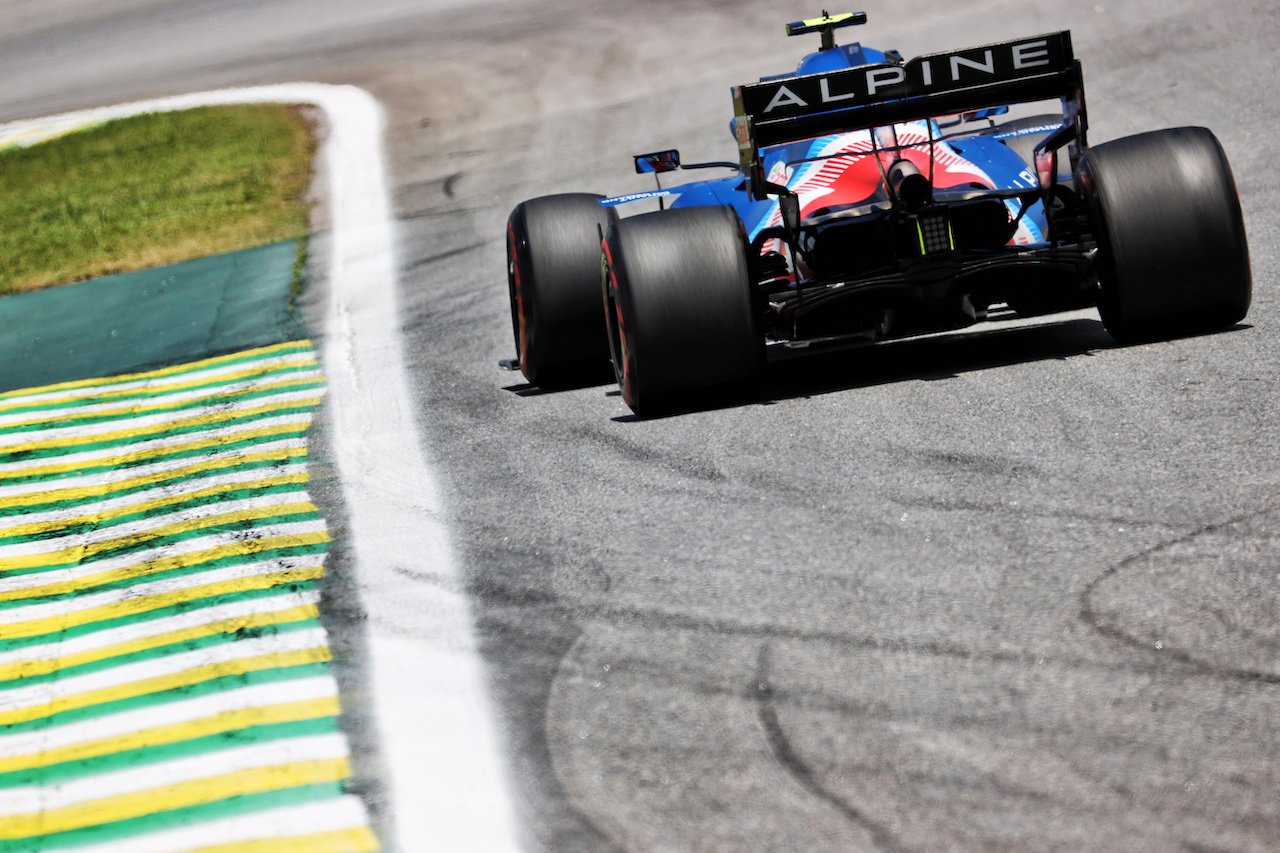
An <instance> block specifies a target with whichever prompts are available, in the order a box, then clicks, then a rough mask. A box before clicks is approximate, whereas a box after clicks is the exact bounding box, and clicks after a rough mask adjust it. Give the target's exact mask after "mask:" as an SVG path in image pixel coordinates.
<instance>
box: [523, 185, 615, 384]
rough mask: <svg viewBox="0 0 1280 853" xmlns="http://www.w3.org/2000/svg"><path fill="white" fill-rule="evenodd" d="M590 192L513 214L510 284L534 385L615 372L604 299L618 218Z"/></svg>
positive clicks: (536, 202)
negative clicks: (609, 238) (604, 246)
mask: <svg viewBox="0 0 1280 853" xmlns="http://www.w3.org/2000/svg"><path fill="white" fill-rule="evenodd" d="M601 198H603V196H597V195H588V194H586V193H568V194H565V195H553V196H543V197H542V198H535V199H530V200H529V201H526V202H523V203H521V204H519V205H517V206H516V209H515V210H513V211H512V212H511V216H510V218H509V219H508V220H507V289H508V294H509V297H510V301H511V325H512V330H513V331H514V333H515V339H516V351H517V352H518V353H519V355H520V370H521V372H523V373H524V376H525V378H526V379H527V380H529V382H530V383H531V384H533V385H538V386H540V387H543V388H559V387H568V386H572V385H575V384H583V383H586V382H590V381H593V380H596V379H599V378H602V377H604V376H608V364H609V361H608V360H609V343H608V339H607V338H606V337H605V328H604V311H603V309H602V308H601V305H600V235H601V234H602V233H603V232H604V231H605V230H607V229H608V228H609V226H610V224H612V223H613V222H614V221H615V220H616V219H617V213H616V212H615V211H614V210H613V209H612V208H604V207H601V206H600V199H601Z"/></svg>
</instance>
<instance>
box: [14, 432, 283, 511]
mask: <svg viewBox="0 0 1280 853" xmlns="http://www.w3.org/2000/svg"><path fill="white" fill-rule="evenodd" d="M306 455H307V449H306V448H305V447H303V446H301V445H299V446H297V447H277V448H275V449H273V450H264V451H262V452H260V453H245V454H242V455H237V456H226V457H223V458H221V459H210V460H208V461H207V462H198V463H196V464H195V465H184V466H183V467H181V468H173V469H170V470H168V471H160V472H157V473H154V474H147V475H146V476H143V477H130V478H129V479H127V480H116V481H114V482H109V483H102V484H100V485H97V486H93V487H91V488H81V489H55V490H54V491H51V492H32V493H30V494H25V495H13V496H11V497H7V498H4V499H3V500H4V503H5V505H6V506H11V507H13V506H35V505H37V504H54V503H62V502H63V501H78V500H84V499H86V498H94V497H100V498H102V499H104V500H107V499H109V498H110V495H111V493H112V492H123V491H126V490H128V489H133V488H140V487H145V486H149V485H154V484H156V483H163V482H166V481H168V480H177V479H181V478H183V477H189V476H191V475H193V474H199V473H201V472H204V471H217V470H218V469H220V468H238V467H240V466H241V465H249V464H252V463H254V462H272V461H277V460H278V461H280V462H288V461H289V460H290V459H293V458H295V457H306Z"/></svg>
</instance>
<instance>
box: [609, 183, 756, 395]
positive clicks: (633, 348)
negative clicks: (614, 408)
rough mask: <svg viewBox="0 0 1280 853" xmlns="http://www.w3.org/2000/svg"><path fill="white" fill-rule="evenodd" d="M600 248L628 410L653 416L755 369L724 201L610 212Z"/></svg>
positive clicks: (739, 243) (738, 239) (733, 219)
mask: <svg viewBox="0 0 1280 853" xmlns="http://www.w3.org/2000/svg"><path fill="white" fill-rule="evenodd" d="M603 251H604V258H603V262H604V266H605V276H604V283H603V287H604V305H605V322H606V326H607V328H608V333H609V346H610V352H611V355H612V357H613V365H614V372H615V375H616V376H617V380H618V385H619V386H620V387H621V389H622V397H623V399H624V400H625V401H626V403H627V405H628V406H630V407H631V409H632V411H634V412H635V413H636V414H638V415H641V416H645V415H651V414H655V413H657V412H659V411H662V410H663V409H665V408H667V407H668V406H669V405H671V404H672V402H673V401H674V400H675V399H676V398H677V397H679V396H684V395H686V394H687V392H693V391H703V390H711V389H725V388H727V387H731V386H733V385H734V384H736V383H740V382H746V381H750V379H752V378H753V377H754V376H755V375H756V374H757V373H758V372H759V371H760V370H761V368H762V367H763V364H764V338H763V336H762V334H761V333H760V330H759V323H758V321H757V312H756V311H755V308H754V299H753V294H752V287H751V277H750V274H749V271H748V264H747V251H748V245H747V239H746V232H745V231H744V229H743V227H742V222H741V221H740V220H739V219H738V217H737V214H735V213H734V212H733V211H732V210H731V209H729V208H726V207H685V208H675V209H672V210H665V211H657V212H655V213H647V214H642V215H640V216H633V217H630V218H627V219H620V220H618V221H617V222H616V223H614V225H613V227H612V228H610V229H609V232H608V234H607V235H606V236H605V242H604V249H603Z"/></svg>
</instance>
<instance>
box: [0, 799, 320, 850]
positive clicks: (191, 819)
mask: <svg viewBox="0 0 1280 853" xmlns="http://www.w3.org/2000/svg"><path fill="white" fill-rule="evenodd" d="M343 793H344V791H343V789H342V785H341V784H339V783H337V782H324V783H321V784H319V785H303V786H301V787H298V788H286V789H284V790H280V791H266V792H264V793H261V794H249V795H245V796H239V797H230V798H228V799H225V800H218V801H217V802H214V803H208V804H206V805H201V806H191V807H189V808H185V809H173V810H172V811H167V812H160V813H159V814H154V815H146V816H145V817H137V818H132V819H130V820H121V821H116V822H115V823H106V824H98V825H96V826H86V827H84V828H83V829H73V830H71V831H69V832H55V833H51V834H49V835H43V836H40V839H39V846H38V847H36V848H34V849H35V850H47V849H53V848H58V847H72V846H77V845H83V844H90V843H100V842H106V841H113V840H115V839H118V838H127V837H128V836H131V835H141V834H143V833H147V832H157V831H159V830H162V829H171V828H174V827H179V826H187V825H189V824H192V823H199V822H204V821H212V820H220V819H222V818H228V817H234V816H236V815H240V814H245V813H247V812H254V811H261V810H263V809H268V808H280V807H282V806H290V805H297V804H300V803H310V802H316V801H319V800H326V799H336V798H338V797H340V796H342V795H343ZM31 844H32V841H31V839H15V840H13V841H0V853H32V851H33V848H32V846H31Z"/></svg>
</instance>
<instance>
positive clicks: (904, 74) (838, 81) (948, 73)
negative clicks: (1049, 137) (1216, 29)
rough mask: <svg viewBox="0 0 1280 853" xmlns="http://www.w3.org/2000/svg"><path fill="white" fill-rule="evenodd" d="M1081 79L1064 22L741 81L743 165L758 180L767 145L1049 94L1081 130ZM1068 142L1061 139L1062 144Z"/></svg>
mask: <svg viewBox="0 0 1280 853" xmlns="http://www.w3.org/2000/svg"><path fill="white" fill-rule="evenodd" d="M1081 80H1082V75H1081V71H1080V66H1079V63H1078V62H1077V61H1076V59H1075V56H1074V54H1073V53H1072V50H1071V33H1070V32H1068V31H1062V32H1057V33H1047V34H1044V35H1039V36H1031V37H1029V38H1022V39H1014V40H1011V41H1006V42H999V43H997V44H989V45H981V46H978V47H971V48H965V49H963V50H953V51H946V52H943V53H934V54H929V55H926V56H920V57H916V58H915V59H912V60H910V61H909V62H906V63H902V64H898V63H878V64H873V65H860V66H858V67H856V68H848V69H844V70H841V71H833V72H829V73H821V74H808V75H804V76H796V77H783V78H779V79H772V80H767V81H763V82H760V83H750V84H747V85H743V86H735V87H734V88H733V90H732V92H733V99H734V114H735V123H736V128H737V134H738V149H739V156H740V159H741V163H742V169H743V172H744V173H745V174H747V175H748V176H750V177H751V178H752V181H753V184H755V183H756V181H757V175H756V171H757V170H758V166H759V149H760V148H764V147H768V146H771V145H781V144H784V143H787V142H794V141H796V140H800V139H811V138H813V137H817V136H823V135H826V134H831V133H842V132H845V131H850V130H860V129H863V128H871V127H877V126H882V125H889V124H894V123H897V122H904V121H911V120H914V119H920V118H929V117H934V116H941V115H950V114H954V113H960V112H964V111H967V110H974V109H981V108H986V107H995V106H1002V105H1006V104H1013V103H1026V102H1031V101H1041V100H1048V99H1052V98H1061V99H1063V100H1064V102H1066V105H1065V106H1066V109H1065V110H1064V113H1065V114H1066V118H1067V119H1069V120H1070V121H1069V123H1070V124H1074V125H1078V126H1077V127H1076V128H1075V129H1076V131H1078V132H1079V133H1083V131H1084V129H1085V128H1084V126H1083V124H1082V122H1077V121H1075V119H1076V117H1077V115H1079V116H1080V117H1081V118H1083V113H1084V96H1083V91H1082V83H1081ZM1073 138H1074V136H1073ZM1067 141H1069V140H1068V139H1067V138H1063V139H1061V140H1055V142H1057V144H1058V145H1061V144H1064V143H1065V142H1067ZM753 167H754V168H753ZM760 177H761V178H762V176H760Z"/></svg>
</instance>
